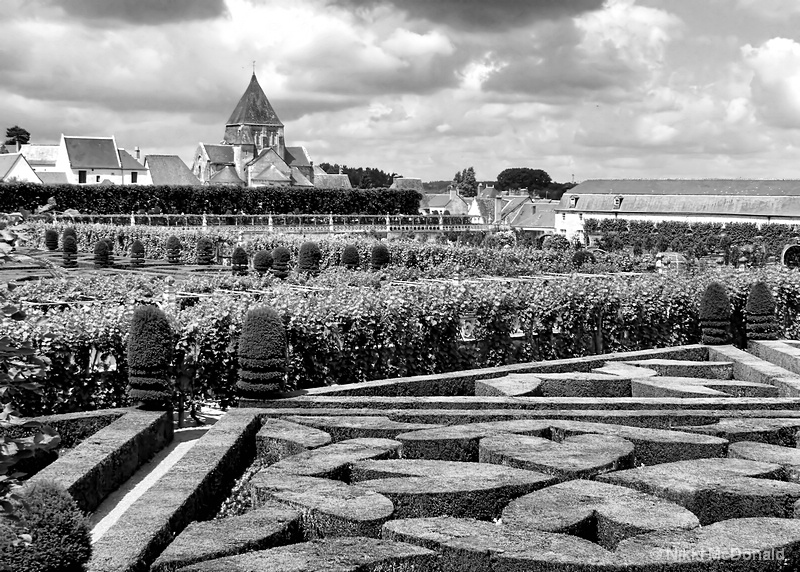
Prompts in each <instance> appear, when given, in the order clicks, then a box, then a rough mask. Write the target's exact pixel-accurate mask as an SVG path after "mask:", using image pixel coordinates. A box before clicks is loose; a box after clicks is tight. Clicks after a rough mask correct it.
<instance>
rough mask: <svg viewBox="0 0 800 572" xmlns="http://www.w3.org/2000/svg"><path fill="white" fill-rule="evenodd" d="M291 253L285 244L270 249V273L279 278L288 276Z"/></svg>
mask: <svg viewBox="0 0 800 572" xmlns="http://www.w3.org/2000/svg"><path fill="white" fill-rule="evenodd" d="M291 260H292V254H291V252H289V249H288V248H286V247H285V246H276V247H275V249H274V250H273V251H272V269H271V270H272V275H273V276H275V278H280V279H281V280H283V279H285V278H286V277H287V276H289V264H290V262H291Z"/></svg>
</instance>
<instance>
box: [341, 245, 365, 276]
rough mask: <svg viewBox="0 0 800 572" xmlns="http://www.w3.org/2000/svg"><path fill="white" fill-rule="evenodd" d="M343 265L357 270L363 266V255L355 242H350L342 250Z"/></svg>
mask: <svg viewBox="0 0 800 572" xmlns="http://www.w3.org/2000/svg"><path fill="white" fill-rule="evenodd" d="M342 265H343V266H344V267H345V268H347V269H349V270H356V269H357V268H358V267H359V266H361V255H359V253H358V248H357V247H356V245H355V244H348V245H347V246H345V247H344V251H342Z"/></svg>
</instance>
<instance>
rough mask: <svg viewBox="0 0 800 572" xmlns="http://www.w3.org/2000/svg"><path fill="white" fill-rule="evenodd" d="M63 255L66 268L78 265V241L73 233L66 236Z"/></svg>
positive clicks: (62, 248)
mask: <svg viewBox="0 0 800 572" xmlns="http://www.w3.org/2000/svg"><path fill="white" fill-rule="evenodd" d="M61 257H62V259H63V260H64V268H75V267H76V266H78V242H77V241H76V240H75V237H74V236H73V235H71V234H68V235H66V236H65V237H64V240H63V244H62V247H61Z"/></svg>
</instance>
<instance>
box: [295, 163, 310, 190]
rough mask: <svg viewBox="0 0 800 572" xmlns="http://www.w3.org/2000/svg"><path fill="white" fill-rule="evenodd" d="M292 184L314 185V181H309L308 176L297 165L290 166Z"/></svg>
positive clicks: (299, 185) (297, 185) (300, 185)
mask: <svg viewBox="0 0 800 572" xmlns="http://www.w3.org/2000/svg"><path fill="white" fill-rule="evenodd" d="M292 184H293V185H294V186H296V187H313V186H314V183H312V182H311V181H309V180H308V178H307V177H306V176H305V175H304V174H303V173H302V172H301V171H300V169H298V168H297V167H292Z"/></svg>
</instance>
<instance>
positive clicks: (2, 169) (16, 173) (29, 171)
mask: <svg viewBox="0 0 800 572" xmlns="http://www.w3.org/2000/svg"><path fill="white" fill-rule="evenodd" d="M15 182H17V183H39V184H41V183H42V180H41V179H40V178H39V176H38V175H37V174H36V171H34V170H33V168H32V167H31V166H30V165H29V164H28V161H27V160H26V159H25V156H24V155H23V154H22V153H3V154H0V183H15Z"/></svg>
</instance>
